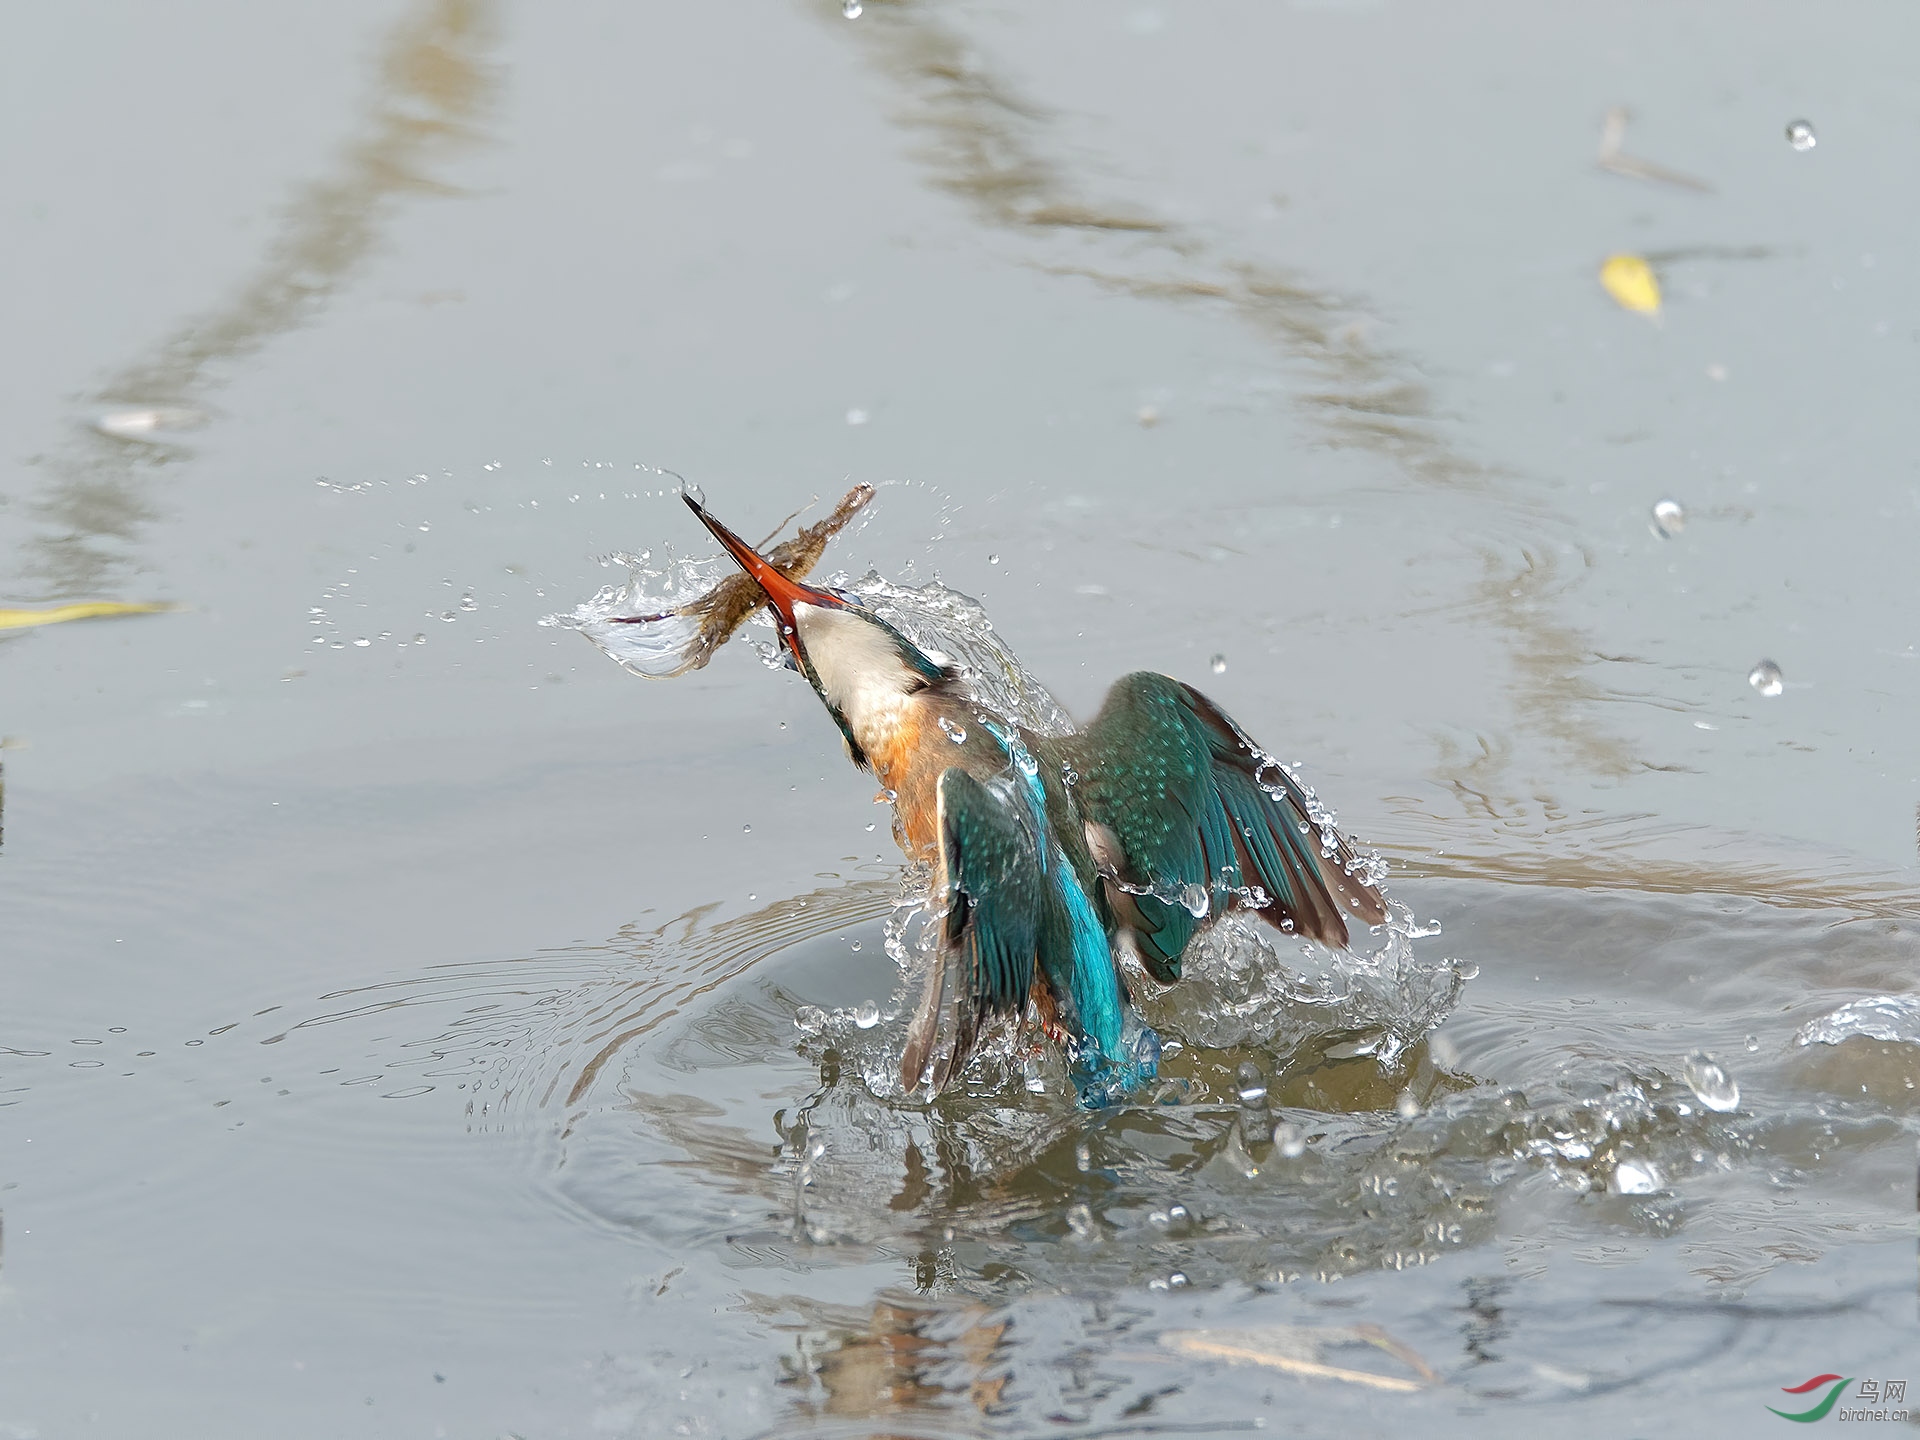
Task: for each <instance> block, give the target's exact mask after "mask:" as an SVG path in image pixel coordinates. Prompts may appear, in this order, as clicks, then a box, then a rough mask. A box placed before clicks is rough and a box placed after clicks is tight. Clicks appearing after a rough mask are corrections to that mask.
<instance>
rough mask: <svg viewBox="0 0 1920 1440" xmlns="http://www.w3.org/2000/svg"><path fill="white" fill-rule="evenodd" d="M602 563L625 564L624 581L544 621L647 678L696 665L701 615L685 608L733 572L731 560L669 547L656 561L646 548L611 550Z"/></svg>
mask: <svg viewBox="0 0 1920 1440" xmlns="http://www.w3.org/2000/svg"><path fill="white" fill-rule="evenodd" d="M602 563H603V564H606V565H624V566H625V567H626V571H627V579H626V583H625V584H623V585H606V586H602V587H601V589H600V590H599V591H598V592H597V593H596V594H595V595H594V597H593V598H592V599H591V600H586V601H582V602H581V603H580V604H579V605H577V606H575V607H574V608H573V609H572V610H571V611H569V612H567V613H565V614H560V615H549V616H547V617H546V618H545V619H543V620H542V621H541V622H540V623H541V624H542V625H550V626H553V627H555V628H558V629H563V630H578V631H579V632H580V633H581V634H582V635H585V636H586V637H587V638H588V639H589V640H591V641H593V643H594V644H595V645H597V646H599V647H600V649H601V650H603V651H604V652H605V653H606V654H607V655H608V656H610V657H611V658H612V659H613V660H615V661H616V662H618V664H619V665H620V667H621V668H622V669H624V670H629V671H631V672H632V673H633V674H635V675H639V676H642V677H644V678H645V679H648V680H668V679H671V678H672V677H674V676H675V675H681V674H685V673H686V672H687V671H688V670H690V669H692V668H694V661H693V659H691V658H690V653H689V652H690V651H691V650H692V649H693V648H694V644H695V641H696V640H697V638H698V637H699V634H700V629H701V625H702V617H701V616H699V615H697V614H690V613H684V612H686V611H687V610H688V609H689V607H691V606H692V605H693V604H694V603H695V602H697V601H699V600H701V599H704V598H705V597H706V596H707V595H708V594H710V593H711V592H712V590H713V588H714V586H715V585H717V584H718V583H719V582H720V581H721V580H723V579H725V578H726V576H727V575H728V574H729V573H731V571H732V569H733V562H732V561H730V560H727V559H725V558H723V557H721V556H718V555H706V556H701V557H699V558H697V559H689V558H682V557H678V556H674V555H672V554H671V553H669V554H668V556H667V558H666V559H665V560H664V561H661V562H655V561H654V560H653V558H652V552H651V551H642V552H641V553H640V554H638V555H628V554H625V553H620V554H614V555H610V556H608V557H607V559H606V560H604V561H603V562H602Z"/></svg>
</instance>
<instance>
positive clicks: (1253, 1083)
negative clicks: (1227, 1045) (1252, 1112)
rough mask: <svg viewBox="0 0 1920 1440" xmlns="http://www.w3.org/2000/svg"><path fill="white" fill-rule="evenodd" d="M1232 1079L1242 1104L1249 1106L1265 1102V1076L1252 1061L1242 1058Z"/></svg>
mask: <svg viewBox="0 0 1920 1440" xmlns="http://www.w3.org/2000/svg"><path fill="white" fill-rule="evenodd" d="M1233 1080H1234V1085H1235V1087H1236V1088H1237V1089H1238V1091H1239V1095H1240V1103H1241V1104H1242V1105H1245V1106H1247V1107H1249V1108H1251V1107H1253V1106H1255V1105H1264V1104H1266V1103H1267V1077H1266V1076H1265V1075H1263V1074H1261V1073H1260V1067H1259V1066H1258V1065H1256V1064H1254V1063H1253V1061H1251V1060H1242V1061H1241V1062H1240V1068H1239V1069H1238V1070H1236V1071H1234V1073H1233Z"/></svg>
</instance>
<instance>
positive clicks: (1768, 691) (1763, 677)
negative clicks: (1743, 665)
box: [1747, 660, 1787, 699]
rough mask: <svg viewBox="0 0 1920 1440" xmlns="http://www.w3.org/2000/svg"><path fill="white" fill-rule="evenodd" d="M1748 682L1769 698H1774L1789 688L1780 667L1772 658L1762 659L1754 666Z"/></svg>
mask: <svg viewBox="0 0 1920 1440" xmlns="http://www.w3.org/2000/svg"><path fill="white" fill-rule="evenodd" d="M1747 684H1749V685H1751V686H1752V687H1753V688H1754V689H1756V690H1758V691H1759V692H1760V693H1761V694H1762V695H1765V696H1766V697H1767V698H1768V699H1772V698H1773V697H1774V696H1776V695H1778V694H1779V693H1780V692H1781V691H1782V690H1785V689H1786V688H1787V682H1786V678H1785V677H1784V676H1782V675H1781V673H1780V667H1779V666H1778V665H1776V664H1774V663H1773V661H1771V660H1762V661H1761V662H1760V663H1759V664H1758V665H1756V666H1754V667H1753V669H1752V671H1751V672H1749V673H1748V675H1747Z"/></svg>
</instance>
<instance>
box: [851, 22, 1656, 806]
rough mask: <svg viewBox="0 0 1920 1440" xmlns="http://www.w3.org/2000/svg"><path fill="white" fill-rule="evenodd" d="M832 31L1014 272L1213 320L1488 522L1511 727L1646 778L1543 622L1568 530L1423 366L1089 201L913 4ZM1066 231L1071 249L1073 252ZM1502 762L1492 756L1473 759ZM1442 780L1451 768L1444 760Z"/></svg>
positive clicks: (1355, 436) (1301, 290)
mask: <svg viewBox="0 0 1920 1440" xmlns="http://www.w3.org/2000/svg"><path fill="white" fill-rule="evenodd" d="M864 13H865V16H866V18H865V19H863V20H862V21H861V23H860V24H859V25H857V26H843V29H844V30H845V31H847V32H848V33H851V34H856V35H857V37H858V38H859V39H860V40H861V41H864V42H865V43H866V44H867V45H868V46H869V47H870V50H871V53H872V54H873V56H874V57H875V59H876V61H877V63H878V64H879V66H880V68H881V69H883V70H884V71H885V72H886V73H887V75H888V76H889V77H890V78H891V79H892V80H893V81H894V82H895V83H896V85H897V86H898V88H899V90H900V92H901V93H902V95H903V97H904V98H903V103H902V107H901V110H900V112H899V117H898V118H899V121H900V123H901V124H902V125H904V126H905V127H907V128H908V129H910V130H912V131H915V132H917V133H918V134H919V135H921V136H922V137H924V144H923V145H922V147H921V149H920V155H921V158H922V161H923V163H924V164H925V165H926V167H927V170H928V173H929V175H930V177H931V179H932V180H933V182H934V183H935V184H936V185H938V186H940V187H941V188H942V189H945V190H947V191H949V192H951V193H953V194H955V195H958V196H960V197H961V198H962V199H964V200H965V201H967V202H968V204H969V205H970V206H971V207H972V209H973V210H974V213H975V214H976V215H978V216H979V217H980V218H981V219H982V220H984V221H985V222H986V223H988V224H990V225H992V226H994V227H996V228H999V229H1002V230H1007V231H1012V232H1016V233H1018V234H1021V235H1023V236H1025V237H1028V238H1030V239H1033V240H1034V241H1035V242H1036V244H1038V245H1039V246H1040V247H1041V248H1040V249H1039V251H1038V252H1037V253H1032V254H1030V255H1029V256H1028V257H1027V262H1028V263H1030V264H1033V265H1034V266H1036V267H1037V268H1040V269H1042V270H1045V271H1047V272H1049V273H1053V274H1059V275H1071V276H1077V277H1082V278H1085V279H1088V280H1091V281H1093V282H1095V283H1096V284H1099V285H1101V286H1103V287H1105V288H1107V289H1110V290H1113V291H1115V292H1117V293H1121V294H1126V295H1131V296H1134V297H1137V298H1140V299H1146V300H1153V301H1160V302H1172V303H1177V304H1203V305H1212V306H1217V307H1219V308H1221V309H1222V310H1223V311H1225V312H1226V313H1228V314H1230V315H1232V316H1233V317H1234V318H1235V319H1237V320H1239V321H1240V322H1241V323H1243V324H1244V325H1246V326H1248V327H1249V328H1250V329H1252V330H1253V331H1255V332H1256V333H1258V334H1259V335H1261V336H1262V337H1264V338H1265V339H1266V340H1268V341H1269V342H1270V343H1272V344H1273V345H1274V346H1275V347H1276V348H1277V349H1279V350H1280V351H1282V352H1283V353H1284V354H1285V355H1286V356H1287V357H1288V358H1289V360H1291V361H1292V362H1293V363H1294V364H1296V365H1299V366H1303V367H1305V369H1306V370H1307V372H1308V374H1309V375H1310V376H1311V380H1310V382H1309V385H1308V386H1307V387H1306V388H1305V389H1304V390H1303V392H1302V393H1301V394H1300V395H1299V396H1298V397H1297V398H1298V402H1299V404H1300V406H1301V408H1302V411H1303V413H1304V415H1305V417H1306V418H1307V420H1308V421H1309V423H1310V424H1311V425H1312V426H1313V427H1314V428H1315V430H1316V431H1317V433H1318V435H1319V437H1320V438H1321V439H1322V440H1324V441H1325V442H1326V443H1328V444H1330V445H1333V446H1336V447H1354V448H1358V449H1363V450H1366V451H1369V452H1371V453H1374V454H1376V455H1379V456H1382V457H1384V458H1385V459H1387V460H1388V461H1390V462H1391V463H1392V464H1393V465H1394V466H1395V467H1396V468H1397V469H1398V470H1399V471H1400V472H1401V473H1402V474H1403V475H1404V476H1406V477H1407V478H1408V479H1409V480H1410V481H1412V482H1413V483H1414V484H1415V485H1417V486H1420V487H1422V488H1436V489H1442V490H1445V491H1447V492H1448V493H1450V494H1453V495H1456V496H1458V497H1461V498H1463V499H1469V498H1470V499H1478V500H1480V501H1482V502H1484V503H1486V504H1487V505H1489V506H1491V507H1492V509H1493V512H1494V514H1493V519H1494V521H1495V523H1496V525H1497V526H1498V527H1499V528H1501V529H1503V530H1512V531H1514V532H1515V533H1514V535H1513V538H1512V539H1511V541H1510V542H1509V545H1508V546H1507V547H1506V548H1503V549H1501V550H1499V551H1495V552H1490V553H1489V555H1488V559H1487V567H1488V568H1487V578H1486V579H1485V581H1483V582H1482V583H1481V584H1480V585H1478V586H1476V587H1475V590H1474V593H1473V594H1472V596H1471V598H1470V600H1469V602H1468V608H1469V609H1470V611H1471V613H1472V614H1473V615H1474V616H1475V617H1478V618H1482V619H1484V620H1486V621H1488V622H1490V623H1492V624H1493V625H1495V626H1497V627H1498V628H1499V629H1500V630H1501V631H1503V632H1505V634H1506V635H1507V637H1508V639H1509V643H1510V646H1511V652H1512V661H1513V670H1514V673H1513V678H1512V682H1511V688H1512V698H1513V702H1514V706H1515V712H1516V713H1515V719H1516V721H1517V722H1518V723H1519V724H1520V725H1521V726H1522V727H1524V728H1525V729H1526V730H1528V731H1529V732H1531V733H1534V734H1537V735H1539V736H1541V737H1542V738H1544V739H1546V740H1548V741H1549V742H1550V743H1551V744H1552V745H1553V747H1554V749H1555V751H1556V752H1557V753H1558V754H1559V755H1560V756H1562V757H1563V758H1564V759H1569V760H1572V761H1574V762H1576V763H1577V764H1579V765H1580V766H1581V767H1582V768H1583V769H1585V770H1586V771H1587V772H1588V773H1589V774H1592V775H1596V776H1618V775H1624V774H1628V773H1631V772H1633V771H1636V770H1638V769H1640V768H1642V767H1641V763H1640V762H1638V761H1637V760H1636V759H1635V757H1634V756H1633V754H1632V751H1631V749H1630V747H1629V746H1628V744H1627V743H1626V742H1625V741H1623V740H1622V739H1620V738H1619V737H1617V736H1616V735H1614V734H1610V733H1609V732H1608V730H1607V728H1606V727H1605V726H1604V725H1603V724H1602V723H1600V722H1599V721H1598V720H1596V718H1595V715H1594V710H1595V707H1596V704H1597V702H1599V701H1602V700H1605V699H1609V698H1613V697H1610V696H1609V695H1607V694H1606V693H1605V691H1604V690H1603V689H1602V687H1600V686H1598V685H1597V684H1596V683H1595V682H1593V681H1591V680H1590V679H1588V678H1586V676H1585V673H1584V672H1586V671H1588V670H1590V669H1592V667H1594V666H1595V665H1597V664H1600V663H1604V661H1605V658H1606V657H1604V656H1601V655H1599V654H1597V653H1595V651H1594V648H1593V646H1592V645H1591V643H1590V642H1589V641H1588V640H1587V638H1586V637H1585V636H1584V635H1583V634H1582V633H1581V632H1580V630H1579V629H1578V628H1577V627H1575V626H1572V625H1569V624H1567V623H1565V622H1564V621H1561V620H1557V619H1555V618H1554V617H1553V611H1554V609H1555V608H1556V607H1555V604H1554V602H1555V601H1558V600H1560V599H1562V598H1563V597H1564V594H1565V592H1566V591H1567V590H1569V589H1571V588H1572V586H1573V585H1575V584H1577V583H1578V578H1579V577H1578V576H1577V575H1576V576H1573V577H1566V576H1563V575H1561V574H1560V573H1559V571H1558V568H1557V566H1556V564H1555V562H1554V560H1553V558H1552V557H1553V556H1554V555H1555V554H1556V553H1577V552H1575V550H1574V546H1573V545H1572V544H1571V543H1570V541H1571V539H1572V528H1573V527H1572V525H1571V523H1570V522H1569V521H1567V520H1566V519H1565V518H1564V517H1562V516H1560V515H1557V514H1556V513H1554V512H1553V511H1552V510H1550V509H1549V508H1547V507H1545V506H1543V505H1541V504H1540V503H1538V502H1537V501H1535V500H1533V499H1531V498H1529V497H1528V496H1526V495H1524V494H1522V493H1521V492H1520V491H1518V490H1517V489H1515V488H1514V486H1513V485H1512V484H1511V481H1512V480H1513V479H1514V477H1512V476H1511V475H1508V474H1506V473H1504V472H1502V471H1501V470H1499V469H1498V468H1497V467H1493V466H1489V465H1487V464H1485V463H1483V462H1481V461H1479V460H1477V459H1474V458H1472V457H1470V456H1468V455H1467V454H1465V453H1464V452H1463V451H1462V450H1461V449H1460V447H1459V446H1458V445H1457V444H1456V443H1455V441H1454V440H1453V439H1451V438H1450V436H1449V435H1448V433H1447V427H1446V426H1445V424H1444V423H1443V417H1442V416H1441V415H1440V413H1439V412H1438V410H1437V409H1436V407H1435V405H1434V402H1433V397H1432V395H1431V393H1430V392H1429V390H1428V388H1427V386H1426V383H1425V381H1424V379H1423V377H1422V374H1421V372H1420V369H1419V367H1418V366H1416V365H1415V364H1414V363H1413V362H1412V361H1411V360H1410V359H1409V358H1407V357H1406V356H1403V355H1398V354H1395V353H1394V352H1392V351H1390V350H1387V349H1385V348H1382V347H1380V346H1378V345H1375V344H1372V343H1370V342H1369V341H1368V340H1367V338H1366V332H1367V331H1368V329H1369V328H1370V327H1371V324H1372V318H1371V317H1370V316H1369V315H1368V314H1367V313H1366V312H1365V310H1364V309H1363V308H1362V307H1361V306H1360V305H1359V304H1358V303H1356V302H1355V301H1353V300H1351V299H1345V298H1340V297H1336V296H1334V295H1332V294H1331V293H1329V292H1328V291H1327V290H1326V289H1325V288H1324V287H1321V286H1318V285H1315V284H1314V283H1312V282H1311V281H1310V280H1309V279H1308V278H1306V277H1303V276H1301V275H1299V274H1297V273H1295V272H1292V271H1289V270H1286V269H1282V268H1279V267H1276V266H1273V265H1269V264H1265V263H1262V262H1258V261H1253V260H1249V259H1247V258H1245V257H1242V256H1238V255H1234V254H1232V253H1230V252H1228V251H1227V250H1225V249H1224V248H1223V246H1222V245H1221V243H1220V242H1219V241H1218V240H1216V239H1215V238H1213V237H1212V236H1211V235H1209V234H1207V233H1205V232H1203V231H1201V230H1199V229H1196V228H1194V227H1191V226H1186V225H1181V224H1179V223H1177V222H1175V221H1172V220H1169V219H1165V218H1163V217H1160V216H1156V215H1155V214H1153V213H1152V211H1151V209H1150V208H1148V207H1143V206H1140V205H1137V204H1127V205H1104V204H1095V203H1092V202H1090V201H1088V200H1086V199H1085V198H1084V195H1083V189H1082V187H1081V186H1080V185H1079V184H1077V183H1076V181H1075V179H1074V177H1073V176H1071V175H1070V174H1068V173H1066V171H1065V170H1064V168H1063V166H1062V165H1061V164H1060V163H1056V162H1055V161H1053V160H1050V159H1049V158H1047V155H1046V153H1045V152H1046V148H1047V145H1046V141H1047V135H1046V130H1047V126H1048V122H1049V120H1050V117H1049V115H1048V114H1047V113H1046V112H1045V111H1044V110H1042V109H1041V108H1039V107H1037V106H1034V105H1030V104H1028V103H1026V102H1024V101H1023V100H1021V99H1019V98H1018V97H1017V96H1016V95H1015V94H1014V92H1013V90H1012V89H1011V87H1009V86H1008V85H1006V84H1005V83H1003V82H1002V81H1001V80H999V79H998V78H996V77H995V75H994V74H993V73H992V70H991V69H990V67H989V66H988V65H987V64H986V63H985V62H983V60H982V59H981V56H980V52H979V50H978V48H977V47H976V46H975V45H974V44H973V43H972V42H971V41H970V40H968V39H967V38H966V37H965V36H963V35H962V34H961V33H960V32H959V31H958V30H956V29H955V28H953V27H952V26H951V25H950V24H948V23H947V22H946V21H945V20H943V19H942V18H941V14H940V12H939V11H938V10H937V9H936V8H935V7H933V6H930V5H927V4H924V3H920V0H887V3H881V4H875V5H872V6H869V7H867V9H866V11H865V12H864ZM1068 232H1071V234H1072V235H1076V236H1078V237H1080V240H1079V243H1077V244H1072V243H1069V242H1068V241H1067V239H1066V237H1067V235H1068ZM1485 758H1486V759H1487V760H1496V759H1497V763H1498V764H1499V766H1500V767H1501V768H1504V766H1505V764H1506V752H1505V750H1504V748H1503V749H1502V750H1500V751H1499V752H1497V755H1496V754H1490V755H1489V756H1488V757H1485ZM1439 770H1440V777H1441V779H1442V781H1443V783H1450V782H1452V781H1453V780H1454V779H1455V778H1456V775H1457V773H1458V772H1457V771H1456V770H1455V768H1454V767H1453V766H1452V764H1451V763H1450V761H1449V758H1448V757H1446V756H1444V755H1443V756H1442V759H1441V763H1440V767H1439Z"/></svg>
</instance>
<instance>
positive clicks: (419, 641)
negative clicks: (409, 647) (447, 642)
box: [413, 631, 427, 645]
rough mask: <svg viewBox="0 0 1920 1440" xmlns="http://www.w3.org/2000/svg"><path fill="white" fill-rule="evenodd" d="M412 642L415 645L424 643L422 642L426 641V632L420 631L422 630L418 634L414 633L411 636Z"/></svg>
mask: <svg viewBox="0 0 1920 1440" xmlns="http://www.w3.org/2000/svg"><path fill="white" fill-rule="evenodd" d="M413 643H414V644H416V645H424V644H426V643H427V637H426V633H425V632H424V631H422V632H421V633H420V634H418V635H415V636H414V637H413Z"/></svg>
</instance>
